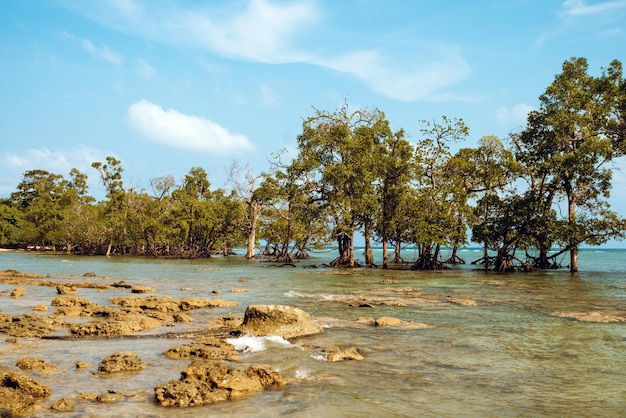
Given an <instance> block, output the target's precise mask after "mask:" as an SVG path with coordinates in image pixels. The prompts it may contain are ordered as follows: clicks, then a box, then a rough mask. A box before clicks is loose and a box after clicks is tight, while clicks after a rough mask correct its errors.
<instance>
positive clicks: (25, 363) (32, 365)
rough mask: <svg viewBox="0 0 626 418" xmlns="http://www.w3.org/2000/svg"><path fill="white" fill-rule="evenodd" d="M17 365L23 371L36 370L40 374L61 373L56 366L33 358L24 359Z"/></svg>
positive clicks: (18, 361)
mask: <svg viewBox="0 0 626 418" xmlns="http://www.w3.org/2000/svg"><path fill="white" fill-rule="evenodd" d="M15 365H16V366H17V367H18V368H20V369H22V370H35V371H37V372H39V373H56V372H58V371H60V370H59V369H58V368H57V366H56V365H54V364H50V363H46V362H45V361H43V360H40V359H38V358H33V357H22V358H21V359H19V360H17V363H16V364H15Z"/></svg>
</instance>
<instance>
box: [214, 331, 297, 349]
mask: <svg viewBox="0 0 626 418" xmlns="http://www.w3.org/2000/svg"><path fill="white" fill-rule="evenodd" d="M226 342H227V343H229V344H232V345H233V347H235V350H237V351H241V352H243V353H257V352H259V351H264V350H266V349H267V345H266V343H268V342H270V343H272V344H276V345H280V346H282V347H296V346H295V345H294V344H292V343H290V342H289V341H287V340H285V339H284V338H283V337H279V336H277V335H270V336H267V337H255V336H252V335H243V336H241V337H237V338H228V339H227V340H226Z"/></svg>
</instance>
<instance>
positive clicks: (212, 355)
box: [163, 337, 238, 360]
mask: <svg viewBox="0 0 626 418" xmlns="http://www.w3.org/2000/svg"><path fill="white" fill-rule="evenodd" d="M163 355H164V356H165V357H167V358H188V357H197V358H202V359H210V360H220V359H223V360H237V358H238V357H237V351H236V350H235V347H234V346H233V345H232V344H228V343H226V342H223V341H221V340H219V339H217V338H213V337H205V338H202V339H199V340H197V341H195V342H193V343H189V344H183V345H179V346H176V347H172V348H170V349H169V350H167V351H166V352H164V353H163Z"/></svg>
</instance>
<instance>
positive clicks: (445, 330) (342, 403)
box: [0, 249, 626, 417]
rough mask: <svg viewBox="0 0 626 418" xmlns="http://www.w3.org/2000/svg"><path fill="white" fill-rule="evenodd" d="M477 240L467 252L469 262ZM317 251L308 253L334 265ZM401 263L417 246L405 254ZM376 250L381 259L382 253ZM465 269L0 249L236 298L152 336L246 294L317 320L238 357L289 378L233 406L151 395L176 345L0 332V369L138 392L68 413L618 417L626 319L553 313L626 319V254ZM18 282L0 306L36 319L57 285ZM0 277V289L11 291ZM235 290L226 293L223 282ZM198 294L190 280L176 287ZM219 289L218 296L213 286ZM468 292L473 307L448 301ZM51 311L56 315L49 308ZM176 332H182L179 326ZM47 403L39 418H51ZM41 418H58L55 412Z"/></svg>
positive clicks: (58, 272)
mask: <svg viewBox="0 0 626 418" xmlns="http://www.w3.org/2000/svg"><path fill="white" fill-rule="evenodd" d="M480 254H481V252H480V251H479V250H471V249H470V250H463V251H462V252H461V254H460V255H461V257H463V258H466V259H467V260H468V261H470V260H473V259H475V258H478V257H480ZM333 256H334V253H322V254H316V258H314V259H312V260H310V261H308V262H307V263H308V264H310V263H313V264H316V263H321V262H324V261H328V260H329V258H331V257H333ZM406 256H407V258H409V259H411V258H412V256H413V254H412V253H411V252H410V251H407V253H406ZM377 258H378V259H380V254H379V253H378V254H377ZM472 267H473V266H470V265H464V266H459V267H458V268H455V269H453V270H450V271H444V272H413V271H408V270H386V271H383V270H382V269H358V270H353V271H344V270H332V269H323V268H318V269H305V268H303V264H299V265H298V267H296V268H291V267H282V268H278V267H274V266H271V265H269V264H266V263H259V262H258V261H246V260H244V259H243V258H242V257H230V258H214V259H210V260H192V261H190V260H153V259H142V258H121V257H120V258H109V259H107V258H104V257H74V256H62V255H46V254H26V253H14V252H3V253H0V270H5V269H16V270H19V271H23V272H33V273H40V274H50V275H53V276H52V277H51V279H52V280H58V281H61V280H63V281H80V280H83V278H82V275H83V274H84V273H86V272H94V273H96V274H97V275H99V276H103V278H89V280H90V281H96V280H101V281H103V282H108V283H113V282H115V281H119V280H125V281H126V282H127V283H131V284H145V285H149V286H151V287H154V288H156V289H157V290H158V291H159V293H158V294H159V295H164V294H167V295H171V296H172V297H185V296H199V297H213V298H221V299H226V300H233V301H236V302H238V303H239V306H236V307H228V308H220V309H213V310H210V309H205V310H198V311H191V313H190V314H191V316H192V317H194V319H195V322H194V323H192V324H189V325H184V326H181V325H179V326H177V327H176V328H172V327H163V328H162V329H158V330H152V331H150V333H152V334H153V333H157V332H172V331H173V330H184V329H189V328H202V327H204V326H206V325H207V324H208V323H209V322H210V321H211V320H213V319H216V318H220V317H223V316H243V312H244V311H245V307H246V306H247V305H248V304H253V303H254V304H258V303H270V304H285V305H291V306H295V307H299V308H302V309H304V310H305V311H307V312H309V313H310V314H311V315H312V316H314V317H315V318H317V319H318V320H319V322H320V323H322V324H323V326H324V327H325V332H324V333H322V334H319V335H316V336H312V337H308V338H304V339H300V340H296V341H294V344H292V345H288V344H278V343H276V342H272V341H264V340H257V341H256V342H255V344H258V346H255V347H257V348H258V349H257V350H253V351H252V352H243V353H241V355H240V363H241V366H242V367H243V366H245V365H247V364H253V363H268V364H272V365H275V366H276V367H277V368H279V369H280V370H281V371H283V373H284V374H285V375H287V376H288V377H291V378H293V379H294V382H293V383H290V384H289V385H287V386H286V387H285V388H283V389H278V390H270V391H265V392H263V393H260V394H256V395H252V396H250V397H248V398H245V399H242V400H238V401H235V402H228V403H223V404H216V405H210V406H203V407H198V408H191V409H166V408H162V407H160V406H158V405H156V404H154V403H153V401H152V391H153V388H154V386H155V385H157V384H162V383H167V382H168V381H169V380H177V379H178V378H179V377H180V371H182V370H183V369H184V368H185V367H186V365H187V363H188V361H187V360H170V359H166V358H164V357H163V355H162V352H163V351H165V350H167V349H168V348H170V347H172V346H174V345H178V344H181V343H182V342H185V340H184V339H180V340H178V341H177V340H170V339H156V338H155V339H152V338H150V339H141V340H126V339H109V340H99V341H97V342H95V341H79V342H76V341H63V340H37V339H32V340H28V339H20V342H19V344H18V347H15V345H13V344H7V343H6V342H5V341H4V339H2V340H1V341H0V364H1V365H3V366H13V365H15V361H16V360H17V359H18V358H20V357H25V356H34V357H38V358H42V359H44V360H46V361H47V362H50V363H54V364H56V365H57V366H58V367H59V368H61V369H64V370H65V371H64V372H61V373H56V374H49V375H37V374H33V376H34V377H35V378H36V379H37V380H38V381H41V382H42V383H46V384H48V385H50V386H51V388H52V396H51V398H50V401H54V400H56V399H59V398H62V397H73V396H75V395H76V394H77V393H79V392H82V391H85V390H89V391H90V392H93V393H103V392H106V391H107V390H110V389H116V390H124V391H140V392H138V394H137V395H136V397H135V398H132V397H129V398H127V400H126V401H124V402H122V403H117V404H105V405H101V404H93V403H81V404H80V405H79V408H77V410H76V411H75V413H74V414H73V415H72V414H66V415H65V416H85V415H87V416H114V415H117V416H159V417H160V416H166V417H169V416H171V417H175V416H176V417H178V416H249V417H255V416H267V417H270V416H272V417H273V416H281V415H282V416H296V417H327V416H333V417H344V416H345V417H348V416H398V417H412V416H426V417H431V416H432V417H434V416H454V417H457V416H466V417H474V416H476V417H485V416H493V417H496V416H497V417H502V416H516V417H518V416H623V415H624V411H626V386H625V385H624V384H623V382H624V381H625V380H626V323H609V324H603V323H582V322H577V321H574V320H570V319H565V318H562V317H559V316H556V315H554V313H555V312H561V311H567V312H588V311H598V312H605V313H610V314H621V315H625V314H626V251H625V250H583V251H581V254H580V272H579V274H578V275H577V276H575V277H572V276H570V275H569V273H568V272H566V271H551V272H547V273H537V274H511V275H501V274H493V273H484V272H479V271H474V270H473V269H472ZM26 287H27V292H26V294H25V296H24V297H23V298H20V299H12V298H10V297H9V296H8V294H7V293H0V310H2V311H3V312H5V313H12V314H18V313H31V312H32V307H33V306H35V305H38V304H47V305H49V303H50V300H51V298H52V297H54V296H55V293H56V291H55V289H54V288H38V287H30V286H26ZM13 288H14V286H13V285H2V284H0V292H2V291H3V290H5V291H6V290H11V289H13ZM241 288H245V289H246V290H247V291H246V292H242V293H234V292H231V291H230V290H232V289H241ZM407 288H412V289H418V290H419V291H420V292H421V295H422V296H423V297H424V299H425V300H426V302H419V303H417V302H416V303H411V304H408V305H407V306H383V305H374V307H373V308H359V307H356V306H350V305H348V304H347V303H344V302H342V300H345V298H346V297H350V296H352V295H355V294H357V295H358V294H362V295H364V294H366V293H367V292H370V291H377V289H384V290H385V292H387V293H386V294H388V292H389V290H391V289H396V290H398V291H400V290H401V289H407ZM181 289H192V290H181ZM215 290H219V291H220V292H221V294H220V295H218V296H216V295H215V294H213V293H212V292H213V291H215ZM79 295H81V296H87V297H89V298H90V299H91V300H92V301H94V302H97V303H102V304H110V302H109V300H110V299H111V298H113V297H116V296H125V295H128V291H127V290H123V289H120V290H107V291H103V292H98V291H97V290H93V289H79ZM449 298H458V299H471V300H473V301H475V303H476V305H475V306H462V305H456V304H451V303H445V302H446V301H447V300H448V299H449ZM48 314H51V313H48ZM361 316H371V317H373V318H378V317H381V316H393V317H397V318H400V319H402V320H405V321H414V322H419V323H425V324H427V325H429V326H430V328H427V329H417V330H411V329H392V328H374V327H370V326H365V325H363V324H360V323H357V322H356V319H357V318H359V317H361ZM185 327H186V328H185ZM337 344H339V345H345V346H348V347H357V348H358V349H359V350H360V351H361V352H363V353H364V355H365V359H364V360H362V361H348V362H339V363H331V362H326V361H323V360H322V355H321V353H322V352H323V348H324V347H328V346H331V345H337ZM123 350H132V351H135V352H137V353H138V354H139V356H140V357H141V358H142V360H143V361H144V362H146V363H147V364H148V368H147V369H146V370H145V371H142V372H138V373H135V374H131V375H124V376H111V377H102V376H97V375H93V374H92V373H90V370H75V369H74V361H76V360H83V361H87V362H89V363H92V364H94V365H95V366H96V367H97V364H98V363H99V361H100V360H101V359H102V358H103V357H105V356H106V355H108V354H111V353H112V352H115V351H123ZM47 414H48V412H47V410H45V409H43V410H41V415H40V416H46V415H47ZM50 415H51V416H52V415H56V414H52V413H50Z"/></svg>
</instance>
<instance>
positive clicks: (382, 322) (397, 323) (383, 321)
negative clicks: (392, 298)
mask: <svg viewBox="0 0 626 418" xmlns="http://www.w3.org/2000/svg"><path fill="white" fill-rule="evenodd" d="M374 325H376V326H377V327H397V328H405V329H423V328H430V326H429V325H426V324H422V323H419V322H412V321H403V320H401V319H398V318H393V317H390V316H381V317H380V318H378V319H377V320H376V321H375V322H374Z"/></svg>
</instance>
